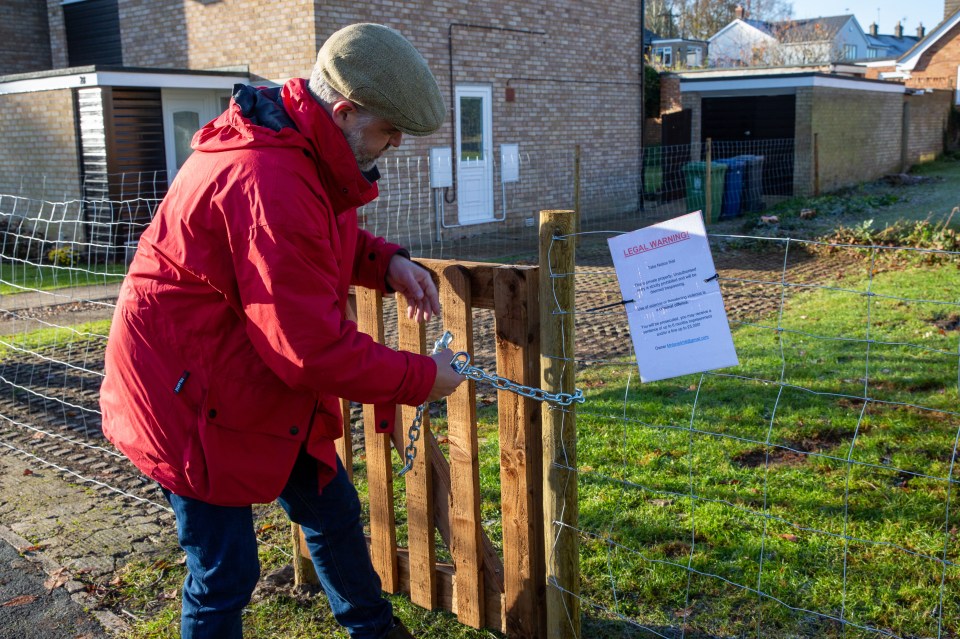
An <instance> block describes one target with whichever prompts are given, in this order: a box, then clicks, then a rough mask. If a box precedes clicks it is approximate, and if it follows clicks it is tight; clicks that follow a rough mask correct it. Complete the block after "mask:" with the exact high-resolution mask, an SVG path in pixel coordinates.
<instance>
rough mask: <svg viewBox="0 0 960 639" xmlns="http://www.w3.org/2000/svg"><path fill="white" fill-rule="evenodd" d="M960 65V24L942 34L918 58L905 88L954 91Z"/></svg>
mask: <svg viewBox="0 0 960 639" xmlns="http://www.w3.org/2000/svg"><path fill="white" fill-rule="evenodd" d="M958 65H960V24H958V25H956V26H955V27H954V28H953V29H951V30H950V31H949V32H947V33H946V34H944V35H943V36H942V37H941V38H940V39H939V40H938V41H937V43H936V44H934V45H933V46H931V47H930V49H928V50H927V51H925V52H924V54H923V55H922V56H920V60H919V61H918V62H917V65H916V66H915V67H914V69H913V71H912V72H911V73H910V75H911V78H910V80H908V81H907V86H909V87H917V88H923V89H956V88H957V67H958Z"/></svg>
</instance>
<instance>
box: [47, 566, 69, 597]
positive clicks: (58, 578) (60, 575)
mask: <svg viewBox="0 0 960 639" xmlns="http://www.w3.org/2000/svg"><path fill="white" fill-rule="evenodd" d="M68 581H70V573H69V572H68V571H67V569H66V568H60V569H58V570H56V571H54V572H53V573H52V574H51V575H50V576H49V577H47V578H46V580H45V581H44V582H43V587H44V588H46V589H47V590H50V591H53V590H56V589H57V588H59V587H60V586H62V585H63V584H65V583H67V582H68Z"/></svg>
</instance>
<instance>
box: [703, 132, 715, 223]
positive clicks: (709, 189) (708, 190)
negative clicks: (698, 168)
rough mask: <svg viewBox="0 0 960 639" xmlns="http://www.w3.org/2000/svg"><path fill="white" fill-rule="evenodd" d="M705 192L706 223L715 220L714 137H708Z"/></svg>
mask: <svg viewBox="0 0 960 639" xmlns="http://www.w3.org/2000/svg"><path fill="white" fill-rule="evenodd" d="M704 180H705V182H704V185H703V186H704V188H703V193H704V195H705V196H706V198H705V199H706V201H705V202H704V203H703V209H704V212H705V213H706V215H704V216H703V217H704V219H706V221H707V222H706V223H707V224H710V223H711V222H713V138H707V174H706V176H704Z"/></svg>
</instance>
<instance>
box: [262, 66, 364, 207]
mask: <svg viewBox="0 0 960 639" xmlns="http://www.w3.org/2000/svg"><path fill="white" fill-rule="evenodd" d="M280 97H281V99H282V100H283V106H284V109H285V110H286V112H287V115H288V116H289V117H290V119H291V120H292V121H293V123H294V125H295V127H296V129H297V130H298V131H299V132H300V134H301V135H303V137H304V138H306V140H307V142H308V143H309V145H308V146H309V149H310V151H308V153H310V154H311V159H313V161H314V162H315V163H316V165H317V169H318V172H319V174H320V181H321V182H322V183H323V186H324V189H325V190H326V192H327V196H328V197H329V198H330V204H331V206H332V207H333V210H334V213H335V214H337V215H339V214H340V213H343V212H344V211H346V210H348V209H353V208H356V207H358V206H363V205H364V204H367V203H368V202H370V201H372V200H374V199H375V198H376V197H377V195H378V194H379V191H378V190H377V185H376V184H375V183H374V182H373V181H371V180H369V179H367V177H366V176H365V175H364V174H363V173H362V172H361V171H360V167H359V166H357V159H356V157H355V156H354V155H353V151H352V150H351V149H350V145H349V144H347V139H346V137H344V135H343V132H342V131H341V130H340V128H339V127H337V125H336V124H335V123H334V121H333V118H332V117H330V114H329V113H327V111H326V109H324V108H323V107H322V106H321V105H320V103H319V102H317V101H316V100H315V99H314V98H313V96H312V95H311V94H310V92H309V90H308V89H307V81H306V80H304V79H303V78H294V79H292V80H289V81H288V82H287V83H286V84H284V85H283V89H282V90H281V92H280ZM367 174H368V175H369V176H370V177H371V178H373V179H376V177H379V173H376V174H371V172H370V171H368V172H367Z"/></svg>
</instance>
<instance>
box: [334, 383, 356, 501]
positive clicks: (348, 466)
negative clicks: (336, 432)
mask: <svg viewBox="0 0 960 639" xmlns="http://www.w3.org/2000/svg"><path fill="white" fill-rule="evenodd" d="M340 415H341V416H342V418H343V435H342V436H341V437H340V439H338V440H337V442H336V443H337V456H339V457H340V461H341V462H342V463H343V469H344V470H345V471H347V477H349V478H350V481H351V482H352V481H353V435H352V434H351V432H350V400H349V399H341V400H340Z"/></svg>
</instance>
